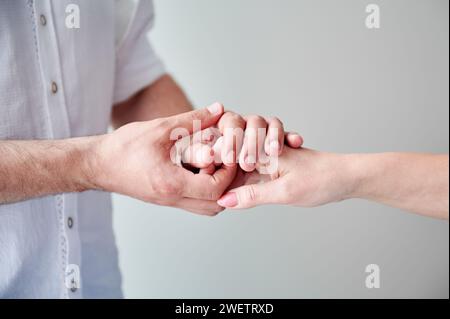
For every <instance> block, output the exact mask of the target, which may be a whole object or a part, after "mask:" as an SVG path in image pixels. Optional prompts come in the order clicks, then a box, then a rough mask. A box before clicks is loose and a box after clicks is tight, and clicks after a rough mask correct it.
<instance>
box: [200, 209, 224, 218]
mask: <svg viewBox="0 0 450 319" xmlns="http://www.w3.org/2000/svg"><path fill="white" fill-rule="evenodd" d="M224 210H225V208H223V207H220V206H218V207H215V208H213V209H210V210H207V211H206V212H205V215H206V216H209V217H214V216H217V215H219V213H221V212H223V211H224Z"/></svg>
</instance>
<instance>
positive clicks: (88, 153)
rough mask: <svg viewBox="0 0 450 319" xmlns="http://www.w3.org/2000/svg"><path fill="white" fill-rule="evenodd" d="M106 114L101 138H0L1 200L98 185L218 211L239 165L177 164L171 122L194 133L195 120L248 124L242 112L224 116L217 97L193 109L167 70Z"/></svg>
mask: <svg viewBox="0 0 450 319" xmlns="http://www.w3.org/2000/svg"><path fill="white" fill-rule="evenodd" d="M211 110H212V111H213V112H211ZM111 120H112V124H113V126H114V127H115V128H118V129H117V130H116V131H114V132H112V133H109V134H104V135H99V136H91V137H80V138H71V139H64V140H29V141H25V140H20V141H14V140H3V141H0V158H1V161H0V204H6V203H12V202H17V201H22V200H26V199H30V198H34V197H40V196H45V195H50V194H56V193H63V192H81V191H85V190H91V189H96V190H105V191H109V192H117V193H121V194H125V195H128V196H131V197H134V198H138V199H141V200H144V201H147V202H151V203H155V204H160V205H166V206H173V207H178V208H182V209H185V210H188V211H191V212H194V213H198V214H202V215H208V216H213V215H216V214H217V213H219V212H220V211H222V210H223V207H222V206H220V205H218V204H217V203H216V201H217V199H219V197H220V196H221V195H222V194H223V192H224V191H225V190H226V189H227V188H228V187H229V185H230V184H231V183H232V182H233V180H234V178H235V175H236V171H237V167H236V165H224V166H223V167H219V168H217V169H216V168H214V171H212V170H210V171H208V173H209V174H194V173H192V172H191V171H189V170H186V169H184V168H183V167H179V166H177V165H174V163H172V162H171V160H170V152H171V149H172V147H173V146H174V143H175V141H174V140H171V139H170V134H171V132H172V130H173V129H175V128H185V129H186V130H187V131H188V132H189V133H192V130H193V127H192V126H193V124H192V123H193V121H194V120H200V121H201V123H202V127H201V128H202V129H206V128H208V127H213V126H218V125H221V126H223V127H225V126H226V127H231V128H233V127H245V125H246V123H245V122H244V123H243V122H242V121H241V118H240V117H239V116H237V115H234V113H231V112H227V115H226V116H224V108H223V106H222V105H220V104H217V103H215V104H213V105H212V106H211V108H210V109H209V110H208V109H207V108H205V109H201V110H196V111H192V107H191V105H190V103H189V101H188V99H187V98H186V96H185V95H184V93H183V91H182V90H181V89H180V87H179V86H178V85H177V84H176V83H175V81H174V80H173V79H172V78H171V77H170V76H168V75H165V76H163V77H161V78H160V79H158V80H157V81H156V82H155V83H153V84H152V85H150V86H148V87H146V88H144V89H142V90H141V91H140V92H139V93H137V94H136V95H134V96H132V97H131V98H129V99H128V100H127V101H124V102H122V103H120V104H118V105H115V106H114V108H113V111H112V118H111ZM219 120H221V123H222V124H220V123H218V122H219ZM233 151H234V152H235V153H236V154H237V152H238V151H239V150H237V149H234V150H233ZM167 176H171V178H170V179H168V178H167Z"/></svg>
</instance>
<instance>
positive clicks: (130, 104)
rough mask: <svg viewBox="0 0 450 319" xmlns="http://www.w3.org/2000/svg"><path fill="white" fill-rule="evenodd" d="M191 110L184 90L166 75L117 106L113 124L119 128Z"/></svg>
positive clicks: (114, 109)
mask: <svg viewBox="0 0 450 319" xmlns="http://www.w3.org/2000/svg"><path fill="white" fill-rule="evenodd" d="M191 110H192V106H191V103H190V102H189V100H188V98H187V97H186V95H185V94H184V92H183V90H182V89H181V88H180V87H179V86H178V84H177V83H176V82H175V81H174V80H173V78H172V77H171V76H170V75H167V74H166V75H164V76H162V77H161V78H159V79H158V80H156V81H155V82H154V83H153V84H151V85H150V86H148V87H146V88H144V89H143V90H141V91H140V92H139V93H137V94H135V95H134V96H133V97H131V98H129V99H128V100H127V101H125V102H122V103H120V104H117V105H115V106H114V108H113V112H112V124H113V126H114V127H115V128H118V127H120V126H122V125H125V124H128V123H131V122H136V121H149V120H153V119H156V118H160V117H167V116H172V115H175V114H179V113H184V112H188V111H191Z"/></svg>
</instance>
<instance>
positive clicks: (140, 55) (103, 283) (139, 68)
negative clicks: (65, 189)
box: [0, 0, 164, 298]
mask: <svg viewBox="0 0 450 319" xmlns="http://www.w3.org/2000/svg"><path fill="white" fill-rule="evenodd" d="M68 4H76V5H78V6H79V8H80V28H79V29H69V28H67V27H66V24H65V19H66V16H67V15H68V13H66V11H65V10H66V7H67V5H68ZM115 4H116V2H115V1H110V0H95V1H92V0H53V1H52V0H38V1H33V0H1V1H0V140H8V139H61V138H68V137H74V136H86V135H94V134H100V133H105V132H106V131H107V129H108V125H109V119H110V112H111V107H112V105H113V104H114V103H117V102H119V101H123V100H125V99H126V98H128V97H129V96H131V95H133V94H134V93H135V92H137V91H138V90H139V89H141V88H143V87H145V86H147V85H149V84H151V83H152V82H153V81H154V80H156V79H157V78H158V77H160V76H161V75H162V74H163V73H164V68H163V66H162V64H161V62H160V60H159V59H158V58H157V56H156V55H155V53H154V52H153V50H152V48H151V46H150V44H149V42H148V40H147V37H146V34H147V32H148V30H149V29H150V27H151V24H152V21H153V7H152V3H151V1H146V0H141V1H139V3H138V4H137V5H136V6H134V7H133V9H132V10H129V12H130V14H131V17H129V18H128V19H125V21H128V22H127V23H125V24H124V23H123V20H121V21H116V19H117V17H118V16H120V17H122V18H121V19H123V14H117V13H116V12H115V10H117V9H118V8H123V6H122V5H120V6H117V7H116V5H115ZM41 14H43V15H45V18H46V23H45V25H43V24H42V23H41V19H40V15H41ZM124 26H125V29H124ZM118 32H119V37H118V36H117V33H118ZM53 81H54V82H55V83H56V84H57V88H58V90H57V92H56V94H53V93H52V90H51V86H52V82H53ZM0 160H1V158H0ZM69 217H70V218H72V219H73V221H74V223H73V227H72V228H69V227H68V219H69ZM71 287H72V288H75V287H79V288H78V289H70V288H71ZM121 296H122V293H121V277H120V272H119V267H118V257H117V249H116V246H115V243H114V234H113V230H112V207H111V197H110V194H108V193H103V192H94V191H89V192H84V193H80V194H75V193H70V194H59V195H55V196H47V197H43V198H39V199H33V200H28V201H23V202H19V203H15V204H8V205H0V298H15V297H24V298H80V297H87V298H96V297H97V298H114V297H121Z"/></svg>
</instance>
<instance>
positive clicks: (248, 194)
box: [243, 185, 258, 202]
mask: <svg viewBox="0 0 450 319" xmlns="http://www.w3.org/2000/svg"><path fill="white" fill-rule="evenodd" d="M243 197H244V199H245V200H247V201H248V202H254V201H256V200H257V199H258V193H257V192H256V190H255V188H254V187H253V186H252V185H249V186H248V187H245V188H244V191H243Z"/></svg>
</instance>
